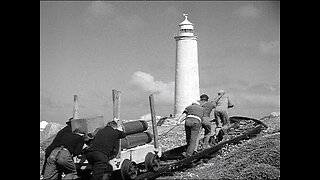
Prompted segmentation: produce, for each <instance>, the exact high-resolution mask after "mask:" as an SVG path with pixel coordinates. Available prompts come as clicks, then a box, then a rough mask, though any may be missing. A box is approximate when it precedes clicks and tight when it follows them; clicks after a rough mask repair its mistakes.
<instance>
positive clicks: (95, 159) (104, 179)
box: [86, 151, 113, 180]
mask: <svg viewBox="0 0 320 180" xmlns="http://www.w3.org/2000/svg"><path fill="white" fill-rule="evenodd" d="M86 158H87V160H88V162H89V163H90V164H91V165H92V177H91V180H108V179H110V177H111V174H112V171H113V168H112V166H111V164H109V158H108V156H107V155H106V154H104V153H103V152H100V151H89V152H87V153H86Z"/></svg>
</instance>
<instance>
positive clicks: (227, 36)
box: [40, 1, 280, 123]
mask: <svg viewBox="0 0 320 180" xmlns="http://www.w3.org/2000/svg"><path fill="white" fill-rule="evenodd" d="M184 13H186V14H188V20H189V21H190V22H192V23H193V24H194V32H195V34H196V35H197V36H198V63H199V76H200V94H203V93H205V94H207V95H208V96H209V98H210V99H209V100H211V99H213V98H214V97H216V96H217V92H218V91H219V90H220V89H223V90H225V92H226V94H228V95H229V96H230V98H231V100H232V101H233V103H234V105H235V106H234V108H232V109H230V110H229V115H230V116H232V115H243V116H249V117H253V118H258V117H263V116H265V115H268V114H270V113H271V112H280V2H279V1H119V2H118V1H41V2H40V121H41V120H45V121H48V122H57V123H64V122H66V121H67V120H68V119H69V118H70V117H72V113H73V96H74V95H77V96H78V104H79V117H80V118H88V117H95V116H100V115H102V116H104V119H110V120H111V119H112V112H113V111H112V89H117V90H118V91H121V98H120V118H121V119H138V118H140V117H141V116H144V115H146V114H148V113H150V106H149V99H148V97H149V95H150V94H152V93H154V103H155V112H156V115H157V116H169V115H170V114H173V110H174V75H175V74H174V73H175V55H176V54H175V53H176V49H175V48H176V42H175V39H174V36H175V35H176V34H177V33H178V28H179V23H181V22H182V21H183V20H184V16H183V14H184Z"/></svg>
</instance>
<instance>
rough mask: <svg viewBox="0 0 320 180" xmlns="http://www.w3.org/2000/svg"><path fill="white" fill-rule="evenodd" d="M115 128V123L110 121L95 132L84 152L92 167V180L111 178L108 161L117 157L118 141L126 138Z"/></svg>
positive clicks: (110, 167)
mask: <svg viewBox="0 0 320 180" xmlns="http://www.w3.org/2000/svg"><path fill="white" fill-rule="evenodd" d="M120 127H121V126H120ZM117 128H118V125H117V123H116V122H115V121H110V122H109V123H108V124H107V125H106V126H105V127H103V128H102V129H100V130H99V131H97V133H96V134H95V136H94V138H93V140H92V142H91V145H90V147H89V148H88V149H87V150H86V158H87V160H88V162H89V163H90V164H91V165H92V180H108V179H110V177H111V174H112V172H113V168H112V166H111V164H110V163H109V160H110V159H113V158H114V157H115V156H116V155H117V153H118V151H117V150H118V148H119V140H120V139H121V138H125V137H126V134H125V133H124V132H123V131H120V130H118V129H117Z"/></svg>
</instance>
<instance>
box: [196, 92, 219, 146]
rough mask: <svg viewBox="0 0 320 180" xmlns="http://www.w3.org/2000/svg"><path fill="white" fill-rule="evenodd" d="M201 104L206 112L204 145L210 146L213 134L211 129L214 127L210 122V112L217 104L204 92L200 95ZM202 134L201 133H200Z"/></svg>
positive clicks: (203, 120) (203, 124) (203, 125)
mask: <svg viewBox="0 0 320 180" xmlns="http://www.w3.org/2000/svg"><path fill="white" fill-rule="evenodd" d="M199 103H200V106H202V107H203V110H204V114H203V118H202V122H201V125H202V128H203V129H204V138H203V147H204V148H208V147H209V139H210V136H211V129H212V124H211V122H210V114H211V112H212V110H213V108H215V107H216V104H215V103H213V102H212V101H209V96H208V95H206V94H202V95H201V96H200V101H199ZM199 135H200V133H199ZM199 138H200V136H199V137H198V139H199Z"/></svg>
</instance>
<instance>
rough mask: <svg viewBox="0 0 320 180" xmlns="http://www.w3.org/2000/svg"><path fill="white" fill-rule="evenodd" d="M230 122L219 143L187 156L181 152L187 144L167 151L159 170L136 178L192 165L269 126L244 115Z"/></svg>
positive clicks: (161, 159)
mask: <svg viewBox="0 0 320 180" xmlns="http://www.w3.org/2000/svg"><path fill="white" fill-rule="evenodd" d="M230 123H231V124H230V127H228V128H227V129H226V130H225V131H224V132H225V133H226V134H224V135H223V139H222V140H221V141H220V142H219V143H217V144H215V145H213V146H211V147H210V148H207V149H203V150H201V151H200V152H198V153H196V154H195V155H193V156H190V157H186V158H184V157H183V156H182V155H181V153H182V152H184V151H185V149H186V145H184V146H180V147H177V148H174V149H171V150H168V151H165V152H163V154H162V156H161V158H159V160H160V165H159V166H160V167H159V168H158V169H157V171H155V172H150V171H149V172H145V173H141V174H139V175H138V176H136V177H135V178H134V179H135V180H140V179H144V180H146V179H148V180H149V179H156V178H157V177H160V176H161V175H163V174H168V173H169V174H171V173H173V172H176V171H179V170H181V169H185V168H188V167H192V166H188V165H190V164H191V163H193V162H199V161H200V160H203V159H208V158H212V157H213V156H214V154H215V153H217V152H218V151H219V150H220V149H222V148H223V147H225V146H226V145H227V144H234V143H239V141H241V140H245V139H250V138H252V137H254V136H256V135H257V134H258V133H260V132H261V131H262V130H263V129H266V128H267V126H266V125H265V124H264V123H262V122H261V121H259V120H257V119H254V118H249V117H243V116H232V117H230ZM168 162H169V163H168Z"/></svg>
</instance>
